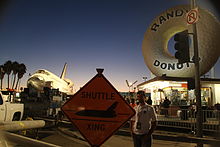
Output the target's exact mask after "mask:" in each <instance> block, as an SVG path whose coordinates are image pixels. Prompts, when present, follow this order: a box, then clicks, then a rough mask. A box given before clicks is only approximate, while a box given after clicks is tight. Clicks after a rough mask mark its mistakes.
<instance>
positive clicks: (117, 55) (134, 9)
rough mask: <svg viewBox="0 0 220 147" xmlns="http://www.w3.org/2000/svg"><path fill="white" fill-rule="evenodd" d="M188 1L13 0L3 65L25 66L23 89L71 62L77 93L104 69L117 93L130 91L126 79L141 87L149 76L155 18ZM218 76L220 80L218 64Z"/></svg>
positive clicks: (1, 28)
mask: <svg viewBox="0 0 220 147" xmlns="http://www.w3.org/2000/svg"><path fill="white" fill-rule="evenodd" d="M197 1H198V4H199V5H200V6H201V7H202V8H206V9H209V10H210V11H212V13H214V14H215V15H217V13H216V12H215V10H214V9H213V8H212V6H211V5H210V4H209V3H204V2H205V1H208V0H197ZM188 2H189V1H188V0H10V1H9V3H8V4H7V5H6V6H5V9H4V11H3V14H2V15H0V16H1V17H0V50H1V54H0V64H4V63H5V62H6V61H7V60H11V61H17V62H19V63H24V64H25V65H26V67H27V73H26V74H25V75H24V78H23V79H22V83H21V85H22V86H24V87H25V86H26V82H27V79H28V76H29V73H30V74H33V73H34V72H35V71H36V70H38V69H47V70H48V71H50V72H53V73H54V74H56V75H58V76H60V74H61V71H62V68H63V65H64V63H65V62H66V63H67V64H68V71H67V78H69V79H71V80H72V81H73V82H74V85H75V87H74V90H75V91H77V90H78V89H79V87H82V86H84V85H85V84H86V83H87V82H88V81H89V80H90V79H91V78H92V77H93V76H95V74H96V73H97V72H96V68H104V73H103V74H104V75H105V77H106V78H107V79H108V80H109V81H110V82H111V83H112V85H113V86H114V87H115V88H116V89H117V90H118V91H128V87H127V85H126V82H125V80H128V81H129V82H134V81H136V80H138V82H137V84H139V83H141V82H143V79H142V77H145V76H146V77H148V79H149V78H150V71H149V69H148V68H147V66H146V65H145V63H144V58H143V56H142V41H143V37H144V33H145V31H146V30H147V28H148V27H149V25H150V24H151V22H152V20H153V19H154V18H155V17H157V16H158V15H159V14H160V13H161V12H163V11H165V10H166V9H168V8H170V7H174V6H176V5H179V4H187V3H188ZM217 17H218V16H217ZM216 78H220V61H219V60H218V62H217V63H216ZM5 81H6V78H5ZM137 84H135V86H136V85H137ZM5 86H6V84H5Z"/></svg>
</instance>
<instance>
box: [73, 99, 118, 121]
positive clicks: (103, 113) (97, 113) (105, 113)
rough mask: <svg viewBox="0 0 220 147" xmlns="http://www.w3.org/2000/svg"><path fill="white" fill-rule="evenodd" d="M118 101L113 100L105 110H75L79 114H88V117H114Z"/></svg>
mask: <svg viewBox="0 0 220 147" xmlns="http://www.w3.org/2000/svg"><path fill="white" fill-rule="evenodd" d="M117 105H118V102H114V103H113V104H112V105H111V106H110V107H108V109H107V110H81V111H78V112H76V113H75V114H76V115H79V116H88V117H101V118H113V117H116V113H115V110H114V109H115V108H116V107H117Z"/></svg>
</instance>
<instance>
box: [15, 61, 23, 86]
mask: <svg viewBox="0 0 220 147" xmlns="http://www.w3.org/2000/svg"><path fill="white" fill-rule="evenodd" d="M25 73H26V66H25V65H24V64H23V63H21V64H19V65H18V79H17V83H16V86H15V89H17V88H18V82H19V80H20V79H21V78H22V77H23V75H24V74H25Z"/></svg>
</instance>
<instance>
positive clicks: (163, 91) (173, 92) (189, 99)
mask: <svg viewBox="0 0 220 147" xmlns="http://www.w3.org/2000/svg"><path fill="white" fill-rule="evenodd" d="M193 87H194V81H193V80H192V79H190V78H177V77H167V76H161V77H155V78H153V79H151V80H148V81H145V82H143V83H141V84H139V85H137V89H138V90H144V91H145V92H146V93H150V95H151V98H152V101H153V105H159V104H160V103H161V102H162V101H163V100H164V99H165V97H168V99H169V100H170V101H171V105H190V104H195V100H196V97H195V94H194V93H195V92H194V90H193V89H194V88H193ZM190 89H192V90H190ZM201 99H202V105H205V106H213V105H214V104H216V103H220V79H212V78H201Z"/></svg>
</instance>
